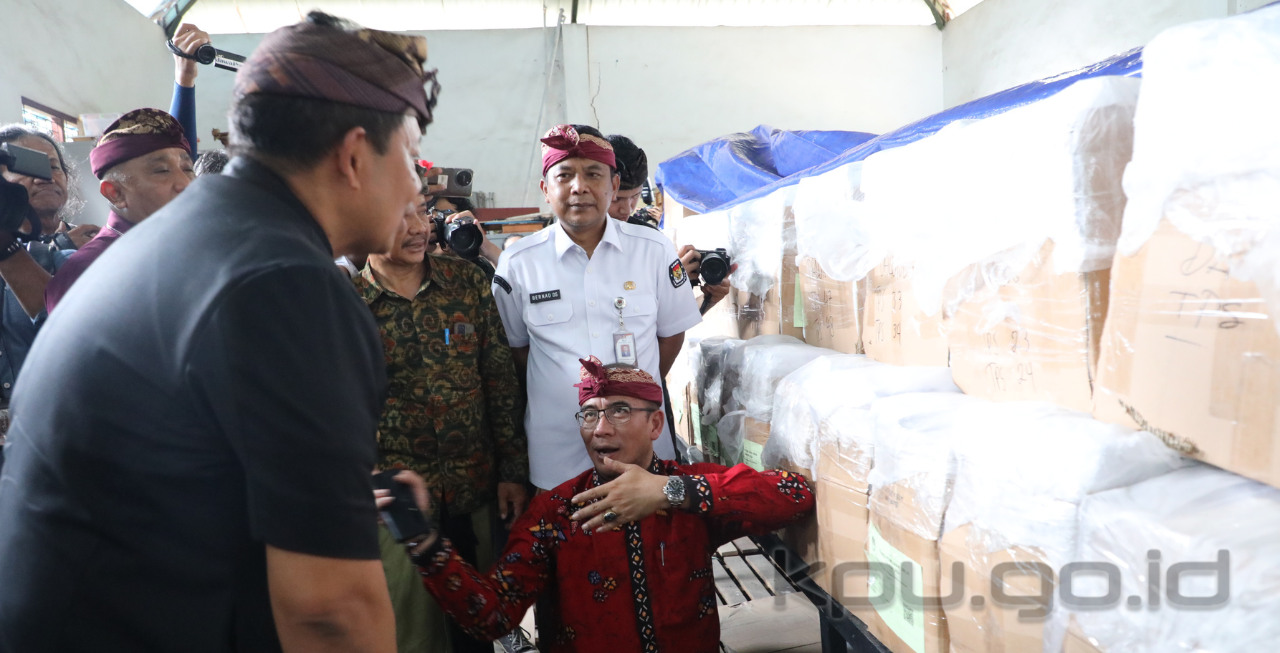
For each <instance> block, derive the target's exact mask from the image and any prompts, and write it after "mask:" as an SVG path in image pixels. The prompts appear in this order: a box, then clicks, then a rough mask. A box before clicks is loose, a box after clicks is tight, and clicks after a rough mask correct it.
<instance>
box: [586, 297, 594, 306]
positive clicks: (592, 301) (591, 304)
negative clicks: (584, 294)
mask: <svg viewBox="0 0 1280 653" xmlns="http://www.w3.org/2000/svg"><path fill="white" fill-rule="evenodd" d="M587 305H589V306H595V305H596V300H594V299H593V300H591V301H589V302H587Z"/></svg>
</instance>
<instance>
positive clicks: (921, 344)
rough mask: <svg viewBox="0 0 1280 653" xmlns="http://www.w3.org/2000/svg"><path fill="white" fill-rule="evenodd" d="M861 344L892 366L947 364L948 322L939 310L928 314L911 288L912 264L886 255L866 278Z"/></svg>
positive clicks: (941, 365) (868, 351)
mask: <svg viewBox="0 0 1280 653" xmlns="http://www.w3.org/2000/svg"><path fill="white" fill-rule="evenodd" d="M866 289H867V290H866V305H865V306H866V308H865V310H864V311H863V316H862V347H863V350H864V351H865V352H866V354H867V355H868V356H870V357H871V358H873V359H875V360H877V361H880V362H881V363H889V364H891V365H935V366H940V367H945V366H946V365H947V330H948V325H947V323H946V320H944V319H943V317H942V312H941V311H939V312H938V313H937V314H936V315H933V316H927V315H925V314H924V312H923V311H921V310H920V306H919V304H917V303H916V300H915V293H914V292H913V291H912V289H911V266H900V265H895V264H894V262H893V257H892V256H890V257H887V258H885V260H884V262H883V263H881V264H880V265H878V266H876V267H875V268H874V269H873V270H872V271H871V272H870V273H869V274H868V275H867V278H866Z"/></svg>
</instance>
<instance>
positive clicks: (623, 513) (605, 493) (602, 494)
mask: <svg viewBox="0 0 1280 653" xmlns="http://www.w3.org/2000/svg"><path fill="white" fill-rule="evenodd" d="M603 461H604V465H605V467H606V468H607V469H608V472H609V473H611V474H617V478H615V479H613V480H612V481H609V482H608V483H605V484H604V485H601V486H600V487H596V488H592V489H590V490H587V491H586V492H583V493H582V494H579V495H578V496H576V497H574V498H573V502H574V503H587V502H588V501H594V500H597V499H598V501H596V502H595V503H593V504H591V505H589V506H586V507H584V508H582V509H581V510H579V511H578V512H575V513H574V514H573V516H572V517H570V519H572V520H574V521H579V522H585V523H584V524H583V525H582V529H583V530H584V531H586V532H588V533H592V532H607V531H616V530H621V529H622V527H623V526H624V525H626V524H628V523H631V522H635V521H640V520H642V519H644V518H645V517H648V516H649V515H652V514H653V513H655V512H658V511H659V510H663V509H666V508H669V507H671V506H670V504H669V503H668V502H667V495H666V494H663V492H662V488H664V487H666V485H667V479H669V478H671V477H670V476H658V475H655V474H650V473H649V471H648V470H646V469H645V468H643V467H641V466H639V465H628V464H626V463H620V462H618V461H616V460H614V459H612V458H604V459H603ZM608 512H613V513H616V514H617V515H618V518H617V519H615V520H614V521H612V522H606V521H605V519H604V515H605V513H608Z"/></svg>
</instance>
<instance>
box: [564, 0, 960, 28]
mask: <svg viewBox="0 0 1280 653" xmlns="http://www.w3.org/2000/svg"><path fill="white" fill-rule="evenodd" d="M577 2H578V0H574V6H575V7H577ZM924 3H925V4H926V5H929V11H930V12H931V13H932V14H933V21H934V24H936V25H937V26H938V29H939V30H941V29H944V28H945V27H946V26H947V16H949V15H950V14H951V6H950V5H948V4H947V0H924Z"/></svg>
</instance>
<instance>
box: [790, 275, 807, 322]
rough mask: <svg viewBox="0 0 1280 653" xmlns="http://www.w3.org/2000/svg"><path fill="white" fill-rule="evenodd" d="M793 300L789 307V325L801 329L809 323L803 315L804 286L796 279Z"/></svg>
mask: <svg viewBox="0 0 1280 653" xmlns="http://www.w3.org/2000/svg"><path fill="white" fill-rule="evenodd" d="M795 295H796V297H795V301H794V303H793V304H792V307H791V326H794V327H798V328H801V329H803V328H804V327H806V326H808V325H809V321H808V320H807V319H805V315H804V288H803V287H801V286H800V282H799V281H796V292H795Z"/></svg>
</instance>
